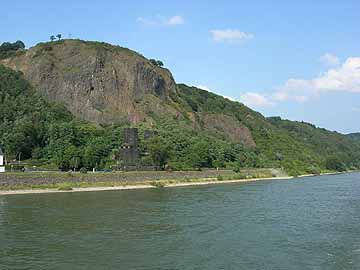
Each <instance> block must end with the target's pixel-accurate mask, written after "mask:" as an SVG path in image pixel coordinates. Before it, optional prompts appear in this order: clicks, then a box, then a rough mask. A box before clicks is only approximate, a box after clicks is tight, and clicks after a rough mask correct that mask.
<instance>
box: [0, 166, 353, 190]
mask: <svg viewBox="0 0 360 270" xmlns="http://www.w3.org/2000/svg"><path fill="white" fill-rule="evenodd" d="M216 172H217V173H219V171H216ZM275 172H276V173H278V174H280V175H281V174H284V173H283V172H281V171H279V170H274V169H261V173H262V174H263V175H266V174H269V173H272V174H275ZM349 172H352V171H347V172H327V173H322V174H317V175H315V174H306V175H301V176H298V177H296V178H302V177H312V176H319V175H333V174H334V175H335V174H342V173H349ZM136 173H137V174H138V173H139V172H136ZM142 173H145V172H142ZM208 173H209V172H208ZM251 173H252V174H251ZM256 175H260V170H256V169H255V170H254V169H253V170H251V171H250V170H249V171H247V172H246V175H245V174H239V173H229V172H227V173H226V174H223V175H222V174H218V176H217V177H216V178H214V177H207V178H194V179H190V178H189V177H188V176H187V177H185V178H179V179H171V180H166V179H160V180H156V179H153V180H140V181H105V182H104V181H103V182H101V181H94V182H66V181H64V180H63V182H60V183H54V184H38V185H31V186H22V185H14V186H9V187H8V188H6V187H4V186H2V187H1V186H0V187H1V189H0V196H1V195H18V194H42V193H64V192H93V191H115V190H131V189H149V188H167V187H184V186H201V185H212V184H230V183H248V182H255V181H269V180H290V179H294V177H292V176H287V175H281V176H271V177H256ZM167 176H169V175H167ZM241 177H242V178H241Z"/></svg>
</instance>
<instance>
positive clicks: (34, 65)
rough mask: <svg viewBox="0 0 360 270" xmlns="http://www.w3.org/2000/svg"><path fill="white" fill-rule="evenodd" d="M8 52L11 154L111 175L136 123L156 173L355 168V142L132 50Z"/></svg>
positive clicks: (82, 46) (72, 45) (0, 86)
mask: <svg viewBox="0 0 360 270" xmlns="http://www.w3.org/2000/svg"><path fill="white" fill-rule="evenodd" d="M19 44H20V43H19ZM7 46H8V45H7ZM0 47H1V46H0ZM10 47H11V46H10ZM11 48H12V52H11V53H7V52H6V51H5V50H4V49H3V55H8V56H7V57H5V58H4V57H3V58H4V59H3V60H0V113H1V115H2V117H1V118H0V144H1V145H2V147H3V148H4V149H5V151H6V154H7V156H8V157H11V158H16V157H17V156H18V155H20V153H21V155H22V158H26V159H31V160H32V163H34V164H42V165H44V164H45V165H47V166H50V165H51V166H55V167H58V168H60V169H63V170H67V169H69V168H81V167H86V168H88V169H91V168H93V167H98V168H107V167H109V166H111V165H112V164H114V161H113V159H112V157H113V156H115V155H116V151H117V149H118V148H119V146H120V145H121V143H122V130H123V128H124V127H129V126H132V127H138V128H139V130H140V134H142V133H143V131H144V130H145V129H151V130H155V131H157V134H158V136H156V137H155V138H153V139H151V140H149V141H146V142H145V141H143V140H141V141H140V147H141V150H142V153H143V157H142V159H143V162H144V163H156V164H157V165H159V166H160V167H163V166H164V165H165V164H167V165H168V166H169V167H171V168H173V169H191V168H202V167H229V168H234V169H236V170H239V169H241V167H283V168H285V169H286V170H287V171H288V172H289V173H290V174H294V175H295V174H299V173H305V172H313V173H315V172H319V171H320V170H324V169H331V170H344V169H348V168H358V167H359V166H360V140H354V139H353V138H352V136H345V135H342V134H340V133H337V132H331V131H328V130H325V129H321V128H317V127H315V126H314V125H312V124H308V123H303V122H294V121H288V120H282V119H281V118H279V117H271V118H265V117H264V116H262V115H261V114H260V113H258V112H255V111H253V110H251V109H250V108H248V107H246V106H244V105H243V104H241V103H239V102H234V101H230V100H228V99H226V98H224V97H222V96H219V95H216V94H214V93H211V92H207V91H205V90H201V89H198V88H195V87H190V86H187V85H185V84H177V83H176V82H175V80H174V79H173V76H172V75H171V73H170V71H169V70H167V69H166V68H163V67H162V66H161V65H158V64H157V63H158V62H157V60H153V59H152V60H151V61H150V60H148V59H147V58H145V57H144V56H142V55H140V54H138V53H136V52H133V51H131V50H129V49H126V48H122V47H119V46H113V45H110V44H106V43H100V42H87V41H81V40H60V41H56V42H48V43H41V44H39V45H37V46H35V47H33V48H30V49H28V50H25V49H23V48H19V51H15V52H14V50H13V47H11ZM0 51H1V50H0ZM140 137H141V138H142V136H140ZM145 149H146V151H145ZM145 153H147V154H146V155H145Z"/></svg>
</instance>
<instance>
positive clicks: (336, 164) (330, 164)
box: [326, 157, 347, 172]
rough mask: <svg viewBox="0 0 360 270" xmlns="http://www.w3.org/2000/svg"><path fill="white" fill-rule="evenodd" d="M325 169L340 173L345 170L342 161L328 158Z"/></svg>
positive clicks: (336, 158)
mask: <svg viewBox="0 0 360 270" xmlns="http://www.w3.org/2000/svg"><path fill="white" fill-rule="evenodd" d="M326 169H328V170H333V171H339V172H342V171H346V169H347V168H346V165H345V163H344V162H343V160H341V159H340V158H338V157H329V158H328V159H327V160H326Z"/></svg>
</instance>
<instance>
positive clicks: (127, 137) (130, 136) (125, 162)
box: [120, 128, 140, 170]
mask: <svg viewBox="0 0 360 270" xmlns="http://www.w3.org/2000/svg"><path fill="white" fill-rule="evenodd" d="M120 160H121V165H122V169H124V170H131V169H137V168H138V167H139V165H140V164H139V163H140V153H139V148H138V129H137V128H125V129H124V143H123V144H122V145H121V149H120Z"/></svg>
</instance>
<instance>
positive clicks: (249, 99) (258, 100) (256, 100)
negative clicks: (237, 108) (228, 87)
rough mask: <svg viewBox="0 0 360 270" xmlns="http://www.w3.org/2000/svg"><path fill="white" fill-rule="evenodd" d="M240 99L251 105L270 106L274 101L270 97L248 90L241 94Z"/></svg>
mask: <svg viewBox="0 0 360 270" xmlns="http://www.w3.org/2000/svg"><path fill="white" fill-rule="evenodd" d="M240 101H241V102H242V103H244V104H245V105H247V106H249V107H268V106H272V105H273V102H271V101H270V100H269V98H268V97H266V96H265V95H262V94H258V93H254V92H246V93H244V94H242V95H241V96H240Z"/></svg>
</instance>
